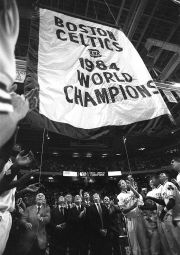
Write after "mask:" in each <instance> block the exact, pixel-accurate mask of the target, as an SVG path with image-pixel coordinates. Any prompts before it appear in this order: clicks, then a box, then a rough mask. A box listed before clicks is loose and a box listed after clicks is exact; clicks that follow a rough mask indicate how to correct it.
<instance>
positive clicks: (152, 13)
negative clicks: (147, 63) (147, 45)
mask: <svg viewBox="0 0 180 255" xmlns="http://www.w3.org/2000/svg"><path fill="white" fill-rule="evenodd" d="M159 2H160V0H157V1H156V3H155V5H154V7H153V10H152V12H151V14H150V15H149V17H148V20H147V22H146V25H145V26H144V28H143V30H142V32H141V35H140V37H139V40H138V42H137V43H136V49H138V47H139V45H140V43H141V40H142V39H143V37H144V34H145V33H146V30H147V28H148V26H149V24H150V22H151V20H152V18H153V16H154V13H155V11H156V8H157V6H158V4H159Z"/></svg>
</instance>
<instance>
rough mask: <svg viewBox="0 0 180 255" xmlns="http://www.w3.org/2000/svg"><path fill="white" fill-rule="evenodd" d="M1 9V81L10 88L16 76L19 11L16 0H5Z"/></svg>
mask: <svg viewBox="0 0 180 255" xmlns="http://www.w3.org/2000/svg"><path fill="white" fill-rule="evenodd" d="M1 2H3V8H1V10H0V31H1V36H0V56H1V61H0V82H2V83H4V84H5V85H6V86H7V88H8V89H9V87H10V85H11V84H12V83H13V82H14V80H15V77H16V63H15V55H14V50H15V45H16V42H17V38H18V34H19V13H18V9H17V5H16V2H15V0H3V1H1Z"/></svg>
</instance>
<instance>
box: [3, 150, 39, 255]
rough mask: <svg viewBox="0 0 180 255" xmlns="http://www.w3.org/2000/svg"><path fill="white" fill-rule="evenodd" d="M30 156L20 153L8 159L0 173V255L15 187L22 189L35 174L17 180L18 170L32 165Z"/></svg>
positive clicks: (5, 241) (28, 174) (6, 234)
mask: <svg viewBox="0 0 180 255" xmlns="http://www.w3.org/2000/svg"><path fill="white" fill-rule="evenodd" d="M31 156H32V155H31ZM31 156H27V155H25V156H23V155H22V153H19V154H18V155H17V157H14V156H12V157H10V158H9V160H8V162H7V163H6V164H5V165H4V168H3V170H2V172H1V173H0V183H1V186H0V216H1V221H0V254H3V252H4V249H5V247H6V243H7V240H8V237H9V233H10V229H11V225H12V217H11V212H13V211H14V209H15V193H16V187H18V188H22V187H23V186H24V185H25V184H26V183H27V181H28V180H29V179H30V176H32V175H33V174H34V173H36V172H37V171H29V172H28V173H27V174H26V175H24V176H23V177H21V178H20V179H19V180H17V173H18V171H19V169H20V168H21V167H24V166H29V165H30V164H31V163H32V161H33V157H31Z"/></svg>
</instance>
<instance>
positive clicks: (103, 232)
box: [100, 229, 107, 237]
mask: <svg viewBox="0 0 180 255" xmlns="http://www.w3.org/2000/svg"><path fill="white" fill-rule="evenodd" d="M100 233H101V235H102V236H104V237H105V236H106V235H107V229H100Z"/></svg>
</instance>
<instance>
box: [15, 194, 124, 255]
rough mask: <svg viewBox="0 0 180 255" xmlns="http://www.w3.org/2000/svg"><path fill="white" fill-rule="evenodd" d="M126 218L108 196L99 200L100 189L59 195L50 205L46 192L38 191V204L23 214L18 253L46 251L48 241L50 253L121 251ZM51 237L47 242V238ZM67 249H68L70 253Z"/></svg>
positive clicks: (105, 253) (95, 254) (108, 253)
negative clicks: (79, 193)
mask: <svg viewBox="0 0 180 255" xmlns="http://www.w3.org/2000/svg"><path fill="white" fill-rule="evenodd" d="M122 221H123V218H122V213H121V210H120V209H119V207H118V206H117V205H114V204H113V203H112V202H110V199H109V197H104V200H103V201H101V200H100V196H99V194H98V193H94V194H93V196H92V202H91V201H90V196H89V193H88V192H85V193H84V195H83V197H82V196H80V195H76V196H75V197H74V201H73V203H72V196H71V195H70V194H69V195H67V196H66V197H63V196H60V197H59V198H58V205H57V206H56V207H55V208H53V209H51V210H50V208H49V206H48V205H47V204H46V201H45V196H44V195H43V194H42V193H39V194H37V196H36V204H35V205H32V206H30V207H27V208H26V210H25V211H24V213H23V214H22V218H21V224H22V226H24V228H22V233H21V236H20V242H19V244H18V252H17V254H18V255H22V254H23V255H26V254H27V255H36V254H37V255H41V254H42V255H43V254H45V250H46V248H47V243H49V254H50V255H66V254H70V255H88V254H89V253H90V254H91V255H111V254H112V250H114V255H120V254H121V251H120V246H119V235H120V234H121V233H122V231H123V230H122V226H123V222H122ZM47 240H48V242H47ZM67 251H68V253H67Z"/></svg>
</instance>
